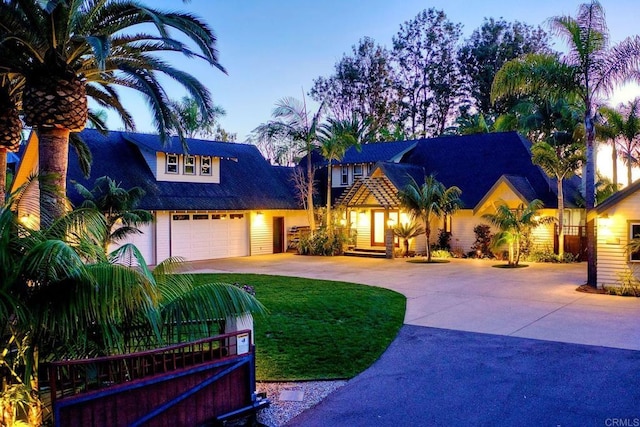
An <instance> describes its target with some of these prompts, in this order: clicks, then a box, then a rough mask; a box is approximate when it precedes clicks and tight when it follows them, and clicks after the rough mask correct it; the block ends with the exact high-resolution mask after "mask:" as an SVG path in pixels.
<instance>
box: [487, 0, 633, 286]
mask: <svg viewBox="0 0 640 427" xmlns="http://www.w3.org/2000/svg"><path fill="white" fill-rule="evenodd" d="M549 24H550V26H551V30H552V32H553V33H555V34H556V35H558V36H560V37H561V38H563V39H564V40H565V41H566V43H567V45H568V48H569V51H568V53H567V54H566V55H564V56H562V57H561V58H559V57H557V56H554V55H527V56H524V57H522V58H518V59H515V60H512V61H509V62H507V63H506V64H505V65H504V66H503V67H502V68H501V69H500V70H499V71H498V73H497V74H496V76H495V78H494V81H493V85H492V88H491V98H492V100H494V101H495V100H496V99H500V98H502V97H504V96H511V95H528V94H532V93H542V94H544V95H545V97H547V98H553V97H555V98H561V97H569V99H570V100H572V99H573V98H572V97H574V98H575V99H577V100H579V101H580V102H581V104H582V107H583V108H584V115H583V117H584V126H585V131H586V162H585V181H586V184H585V201H586V208H587V212H588V217H587V258H588V268H587V271H588V273H587V282H588V283H589V284H590V285H592V286H595V285H596V259H595V255H596V242H595V222H594V221H595V220H594V219H593V218H592V217H594V216H593V215H590V213H591V210H593V208H594V207H595V172H596V171H595V124H594V114H595V111H596V108H595V102H596V99H597V98H598V96H600V95H608V94H610V93H611V92H612V91H613V89H614V87H615V86H616V85H617V84H618V83H622V82H626V81H628V80H631V79H635V80H640V72H638V70H640V36H633V37H629V38H627V39H626V40H624V41H622V42H621V43H619V44H617V45H615V46H613V47H610V46H609V32H608V28H607V23H606V19H605V12H604V9H603V8H602V5H601V4H600V3H599V2H598V1H596V0H592V1H591V2H589V3H584V4H582V5H580V6H579V7H578V13H577V15H576V17H575V18H574V17H571V16H557V17H553V18H551V19H550V20H549Z"/></svg>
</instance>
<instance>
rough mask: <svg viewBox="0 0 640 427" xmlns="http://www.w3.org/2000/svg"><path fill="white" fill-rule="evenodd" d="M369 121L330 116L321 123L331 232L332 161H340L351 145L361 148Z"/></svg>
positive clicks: (327, 212)
mask: <svg viewBox="0 0 640 427" xmlns="http://www.w3.org/2000/svg"><path fill="white" fill-rule="evenodd" d="M368 125H369V121H368V120H365V121H360V120H359V119H358V118H357V117H356V116H352V117H351V119H349V120H337V119H334V118H329V119H328V120H327V122H326V123H323V124H322V125H320V128H319V130H318V142H319V146H318V148H319V150H320V153H321V154H322V157H324V158H325V159H327V210H326V222H325V225H326V227H327V230H328V232H329V233H331V232H332V228H331V186H332V175H333V170H332V162H333V160H336V161H340V160H342V158H343V157H344V155H345V153H346V151H347V150H348V149H349V148H350V147H354V146H355V147H356V149H357V150H358V151H360V150H361V148H360V144H361V143H363V142H365V138H366V136H367V133H368V129H369V127H368Z"/></svg>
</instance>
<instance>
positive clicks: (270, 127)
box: [253, 97, 324, 232]
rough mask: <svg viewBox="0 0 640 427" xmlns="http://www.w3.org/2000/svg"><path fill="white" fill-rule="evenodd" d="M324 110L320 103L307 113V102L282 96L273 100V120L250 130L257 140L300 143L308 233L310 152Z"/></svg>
mask: <svg viewBox="0 0 640 427" xmlns="http://www.w3.org/2000/svg"><path fill="white" fill-rule="evenodd" d="M323 110H324V103H322V104H320V107H319V108H318V111H316V113H315V114H313V115H311V114H310V113H309V112H308V110H307V103H306V100H305V98H304V97H303V100H302V101H299V100H297V99H295V98H283V99H281V100H279V101H278V102H276V107H275V108H274V109H273V112H272V113H271V116H272V117H273V120H271V121H269V122H267V123H263V124H261V125H259V126H258V127H257V128H255V129H254V130H253V132H254V133H256V135H257V136H258V138H259V139H264V140H269V139H283V138H284V139H287V138H288V139H291V140H292V141H293V142H294V143H296V144H300V147H299V148H300V150H299V151H300V153H301V154H303V155H305V156H306V157H307V174H306V175H307V176H306V178H307V185H306V191H305V193H306V194H305V196H306V205H307V206H306V207H307V216H308V218H309V226H310V229H311V232H313V231H314V230H315V229H316V220H315V212H314V209H313V183H314V179H313V176H314V174H313V164H312V162H311V154H312V153H313V150H314V149H315V148H316V147H317V144H318V128H319V125H320V117H321V115H322V112H323Z"/></svg>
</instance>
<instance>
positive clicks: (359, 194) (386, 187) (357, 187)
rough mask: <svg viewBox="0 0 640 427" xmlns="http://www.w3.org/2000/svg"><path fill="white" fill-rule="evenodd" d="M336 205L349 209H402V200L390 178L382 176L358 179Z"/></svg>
mask: <svg viewBox="0 0 640 427" xmlns="http://www.w3.org/2000/svg"><path fill="white" fill-rule="evenodd" d="M336 204H337V205H338V206H344V207H346V208H347V209H348V208H355V207H363V206H369V207H371V206H376V207H381V208H384V209H397V208H399V207H400V200H398V190H397V189H396V187H395V186H394V185H393V183H392V182H391V181H390V180H389V178H387V177H386V176H384V175H382V176H367V177H363V178H360V179H358V180H357V181H356V182H354V183H353V185H352V186H351V187H350V188H349V189H348V190H347V191H346V192H345V193H344V194H343V195H342V197H340V199H338V201H337V203H336Z"/></svg>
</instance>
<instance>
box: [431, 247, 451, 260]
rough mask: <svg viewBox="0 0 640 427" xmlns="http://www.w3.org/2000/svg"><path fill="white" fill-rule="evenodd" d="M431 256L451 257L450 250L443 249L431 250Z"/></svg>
mask: <svg viewBox="0 0 640 427" xmlns="http://www.w3.org/2000/svg"><path fill="white" fill-rule="evenodd" d="M431 256H432V257H433V258H451V252H449V251H447V250H444V249H436V250H434V251H433V252H431Z"/></svg>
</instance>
